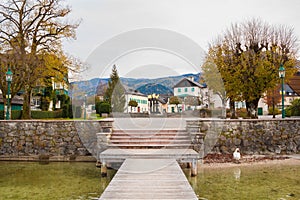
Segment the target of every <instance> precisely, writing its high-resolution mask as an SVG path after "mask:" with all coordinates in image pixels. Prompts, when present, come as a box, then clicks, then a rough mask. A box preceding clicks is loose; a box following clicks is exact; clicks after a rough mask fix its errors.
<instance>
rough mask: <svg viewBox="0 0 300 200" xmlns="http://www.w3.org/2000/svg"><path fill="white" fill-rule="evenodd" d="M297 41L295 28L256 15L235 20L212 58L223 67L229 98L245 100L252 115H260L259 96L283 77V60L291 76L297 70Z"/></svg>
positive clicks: (220, 67) (218, 65) (215, 46)
mask: <svg viewBox="0 0 300 200" xmlns="http://www.w3.org/2000/svg"><path fill="white" fill-rule="evenodd" d="M297 41H298V40H297V37H296V36H295V35H294V31H293V28H290V27H287V26H271V25H269V24H267V23H265V22H263V21H261V20H259V19H252V20H249V21H246V22H244V23H236V24H233V25H232V26H231V27H230V28H229V29H228V30H227V31H226V32H225V34H224V35H223V36H222V37H221V39H220V40H219V41H218V42H217V43H216V44H214V45H212V47H211V48H210V51H209V52H210V53H209V55H208V58H209V59H210V61H213V62H214V63H215V64H216V66H217V68H218V70H219V71H220V73H221V76H222V79H223V82H224V86H225V89H226V94H227V95H228V96H229V98H230V99H233V100H245V101H246V107H247V111H248V114H249V116H250V117H257V112H256V110H257V106H258V101H259V99H260V98H261V97H262V96H263V94H264V93H265V92H266V91H267V90H268V89H270V88H274V86H275V85H276V84H277V83H278V81H279V78H278V68H279V66H280V64H283V65H284V67H285V69H286V74H287V77H290V76H291V75H293V74H294V72H295V69H296V68H295V66H296V55H297V53H298V45H297Z"/></svg>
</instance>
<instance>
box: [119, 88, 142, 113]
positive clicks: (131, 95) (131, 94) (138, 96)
mask: <svg viewBox="0 0 300 200" xmlns="http://www.w3.org/2000/svg"><path fill="white" fill-rule="evenodd" d="M125 99H126V104H125V111H124V112H125V113H148V97H147V95H144V94H142V93H140V92H138V91H127V92H126V93H125ZM130 100H134V101H136V102H137V103H138V106H137V107H131V106H128V103H129V101H130Z"/></svg>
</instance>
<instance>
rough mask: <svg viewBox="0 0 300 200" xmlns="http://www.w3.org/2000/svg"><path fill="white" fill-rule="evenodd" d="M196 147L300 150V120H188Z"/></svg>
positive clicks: (223, 150) (224, 150)
mask: <svg viewBox="0 0 300 200" xmlns="http://www.w3.org/2000/svg"><path fill="white" fill-rule="evenodd" d="M187 130H188V132H189V133H190V135H191V138H192V142H193V145H194V149H195V150H197V151H198V152H204V154H205V155H206V154H207V153H232V152H233V151H234V150H235V148H237V147H239V148H240V149H241V152H242V153H243V154H295V153H300V119H284V120H281V119H278V120H277V119H257V120H218V119H216V120H209V119H203V120H188V121H187Z"/></svg>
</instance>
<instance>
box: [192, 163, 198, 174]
mask: <svg viewBox="0 0 300 200" xmlns="http://www.w3.org/2000/svg"><path fill="white" fill-rule="evenodd" d="M191 171H192V176H197V174H198V168H197V160H196V159H193V161H192V169H191Z"/></svg>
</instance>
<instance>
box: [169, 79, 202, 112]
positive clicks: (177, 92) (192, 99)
mask: <svg viewBox="0 0 300 200" xmlns="http://www.w3.org/2000/svg"><path fill="white" fill-rule="evenodd" d="M205 88H206V87H205V86H204V85H202V84H200V83H197V82H195V81H194V79H193V77H190V78H183V79H182V80H180V81H179V82H178V83H177V84H176V85H175V86H174V87H173V89H174V96H177V97H179V98H181V99H182V100H183V103H182V104H181V105H178V109H179V111H184V110H190V109H191V110H194V109H196V107H197V106H198V105H199V103H200V102H201V104H202V105H203V104H205V103H206V102H204V99H205V98H204V96H205V92H204V89H205ZM198 102H199V103H198Z"/></svg>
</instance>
